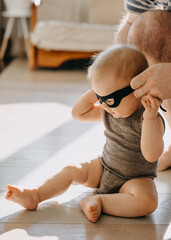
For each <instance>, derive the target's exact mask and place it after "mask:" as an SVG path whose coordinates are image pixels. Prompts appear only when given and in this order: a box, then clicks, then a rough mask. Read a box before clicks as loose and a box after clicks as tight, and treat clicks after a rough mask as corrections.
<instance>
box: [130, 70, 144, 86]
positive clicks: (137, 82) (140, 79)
mask: <svg viewBox="0 0 171 240" xmlns="http://www.w3.org/2000/svg"><path fill="white" fill-rule="evenodd" d="M145 83H146V77H145V73H144V72H142V73H140V74H139V75H137V76H135V77H134V78H132V80H131V83H130V84H131V87H132V88H133V89H137V88H140V87H141V86H143V85H144V84H145Z"/></svg>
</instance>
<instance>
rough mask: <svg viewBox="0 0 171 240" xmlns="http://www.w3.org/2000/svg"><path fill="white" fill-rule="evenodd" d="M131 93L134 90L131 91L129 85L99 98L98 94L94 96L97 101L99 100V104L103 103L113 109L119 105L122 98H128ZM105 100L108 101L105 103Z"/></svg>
mask: <svg viewBox="0 0 171 240" xmlns="http://www.w3.org/2000/svg"><path fill="white" fill-rule="evenodd" d="M133 91H134V89H132V88H131V86H130V85H129V86H127V87H124V88H121V89H119V90H117V91H115V92H113V93H111V94H109V95H107V96H99V95H98V94H96V96H97V99H98V100H99V102H100V104H102V103H103V102H105V103H106V104H107V105H108V106H109V107H110V108H115V107H117V106H118V105H119V104H120V102H121V100H122V98H124V97H126V96H128V95H129V94H131V93H132V92H133ZM106 100H108V102H106Z"/></svg>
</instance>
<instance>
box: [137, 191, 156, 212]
mask: <svg viewBox="0 0 171 240" xmlns="http://www.w3.org/2000/svg"><path fill="white" fill-rule="evenodd" d="M157 206H158V197H157V196H156V195H154V194H151V193H148V194H145V195H144V196H142V198H141V200H140V204H139V208H140V212H141V214H140V215H141V216H145V215H148V214H150V213H152V212H154V211H155V210H156V208H157Z"/></svg>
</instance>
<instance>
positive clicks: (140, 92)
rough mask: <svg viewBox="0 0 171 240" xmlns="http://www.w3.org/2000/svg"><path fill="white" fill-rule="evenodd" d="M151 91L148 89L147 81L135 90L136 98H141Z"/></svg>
mask: <svg viewBox="0 0 171 240" xmlns="http://www.w3.org/2000/svg"><path fill="white" fill-rule="evenodd" d="M149 92H150V89H148V87H147V83H146V84H144V85H143V86H141V87H140V88H138V89H136V90H135V91H134V96H135V97H136V98H140V97H143V96H144V95H146V94H148V93H149Z"/></svg>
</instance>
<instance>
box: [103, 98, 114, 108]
mask: <svg viewBox="0 0 171 240" xmlns="http://www.w3.org/2000/svg"><path fill="white" fill-rule="evenodd" d="M105 102H106V103H107V104H108V105H109V106H111V105H113V104H114V102H115V100H114V98H109V99H107V100H106V101H105Z"/></svg>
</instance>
